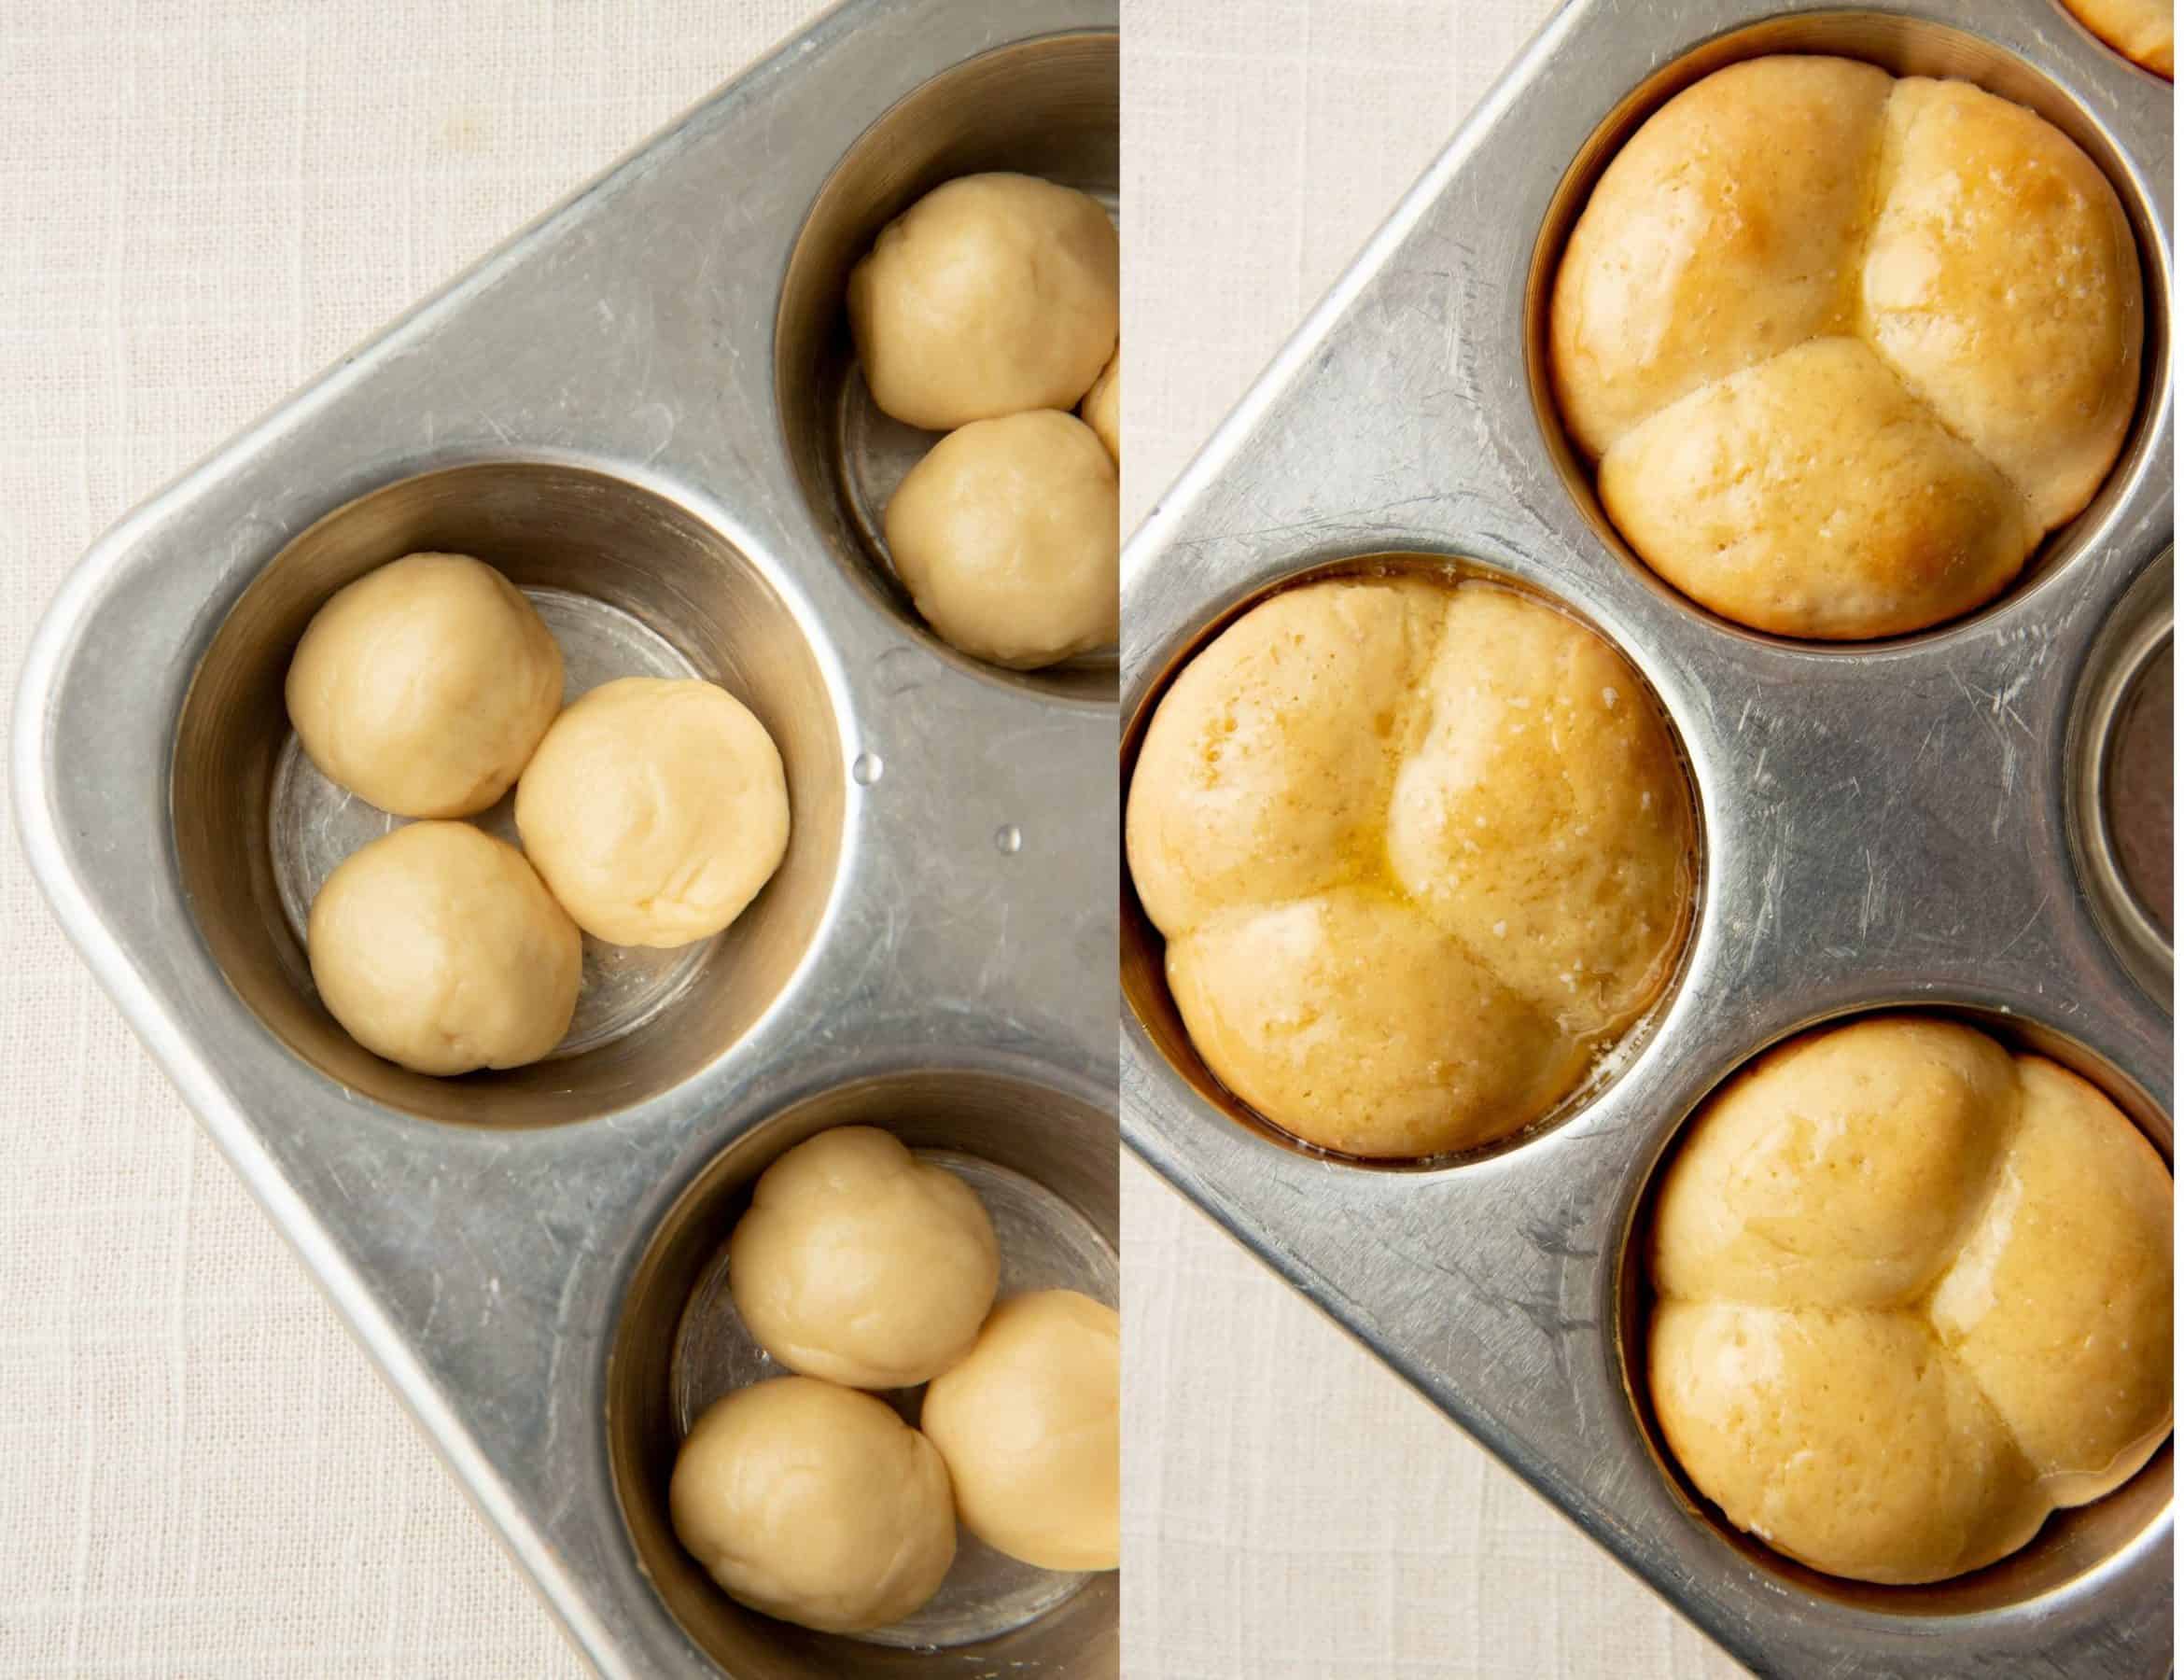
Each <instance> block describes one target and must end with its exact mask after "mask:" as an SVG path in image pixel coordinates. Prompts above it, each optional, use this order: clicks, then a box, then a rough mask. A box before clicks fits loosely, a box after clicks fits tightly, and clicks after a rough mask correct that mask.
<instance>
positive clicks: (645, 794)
mask: <svg viewBox="0 0 2184 1680" xmlns="http://www.w3.org/2000/svg"><path fill="white" fill-rule="evenodd" d="M515 819H516V832H517V833H520V834H521V835H522V836H523V841H524V850H525V852H526V853H528V854H529V856H530V859H531V861H532V863H534V864H535V865H536V866H537V867H538V871H539V874H540V875H543V876H544V877H545V879H546V885H547V886H549V887H551V888H553V896H554V897H555V898H557V899H559V900H560V901H561V903H562V905H563V907H564V908H566V909H567V911H568V913H569V915H571V916H572V917H575V918H576V922H577V926H579V927H580V928H581V929H583V931H585V932H587V933H590V934H592V935H594V936H595V937H596V938H599V939H604V940H606V941H607V942H608V943H609V944H610V945H662V946H665V945H688V944H690V943H691V942H692V941H693V940H696V939H704V938H706V937H707V936H708V935H710V934H714V933H718V932H719V931H721V929H722V928H725V927H726V926H727V925H728V924H729V923H730V922H732V921H734V920H735V918H736V917H738V916H740V915H742V914H743V908H744V906H745V905H746V904H748V903H750V901H751V900H752V899H753V898H755V897H756V896H757V895H758V890H759V889H760V888H762V887H763V886H764V885H765V884H766V881H767V879H768V877H770V876H771V875H773V873H774V871H775V869H776V868H777V867H778V866H779V864H780V861H781V856H782V854H783V853H784V852H785V851H787V850H788V848H789V785H788V782H787V781H786V780H785V779H784V777H783V776H782V773H781V755H780V753H779V752H778V751H777V750H776V749H775V747H774V739H773V737H772V736H771V735H768V734H766V729H765V725H764V724H763V723H761V722H760V721H758V720H757V719H756V718H754V717H752V716H751V715H750V712H749V709H748V708H746V707H745V706H744V705H743V703H742V702H741V701H740V700H737V699H736V698H735V696H734V695H733V694H731V693H728V692H727V690H725V689H722V688H717V687H715V686H714V685H713V684H712V683H709V682H697V681H679V682H678V681H669V680H666V679H662V678H657V677H624V678H623V679H621V680H620V681H617V682H609V683H603V684H601V685H600V686H599V687H597V688H595V689H594V690H593V691H592V692H591V693H588V694H586V695H584V696H583V698H582V699H581V700H579V701H578V702H577V703H576V704H575V705H574V706H572V707H569V708H568V709H567V711H565V712H563V713H562V714H561V716H560V717H559V718H557V719H555V720H554V722H553V728H552V729H549V730H548V731H547V732H546V738H545V739H544V740H543V741H540V742H539V750H538V751H537V752H536V753H535V754H534V755H533V756H532V759H531V762H530V764H529V765H528V766H527V767H526V768H525V771H524V778H523V780H522V781H521V782H520V783H518V784H517V787H516V804H515Z"/></svg>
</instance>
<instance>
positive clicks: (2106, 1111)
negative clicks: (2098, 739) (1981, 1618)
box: [1647, 1015, 2173, 1582]
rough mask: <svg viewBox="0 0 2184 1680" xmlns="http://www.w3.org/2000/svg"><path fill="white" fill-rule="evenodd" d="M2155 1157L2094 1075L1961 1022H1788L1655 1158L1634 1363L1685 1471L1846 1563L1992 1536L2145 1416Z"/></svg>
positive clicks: (2154, 1326)
mask: <svg viewBox="0 0 2184 1680" xmlns="http://www.w3.org/2000/svg"><path fill="white" fill-rule="evenodd" d="M2171 1201H2172V1190H2171V1184H2170V1178H2169V1172H2168V1169H2166V1168H2165V1167H2164V1166H2163V1163H2162V1159H2161V1157H2160V1155H2157V1154H2155V1153H2154V1150H2153V1148H2152V1146H2151V1145H2150V1144H2149V1143H2148V1142H2147V1141H2146V1139H2145V1138H2144V1136H2142V1135H2141V1134H2140V1132H2139V1130H2138V1128H2137V1127H2135V1126H2133V1125H2132V1124H2131V1122H2130V1121H2129V1120H2128V1119H2126V1118H2125V1117H2124V1116H2123V1115H2122V1114H2121V1113H2119V1112H2118V1111H2117V1109H2116V1107H2115V1105H2114V1104H2113V1103H2111V1102H2110V1101H2109V1100H2108V1099H2107V1098H2106V1097H2104V1096H2103V1095H2101V1093H2100V1092H2098V1091H2097V1090H2095V1089H2094V1088H2093V1086H2092V1085H2088V1084H2087V1083H2086V1082H2085V1081H2084V1080H2082V1079H2080V1078H2079V1077H2078V1076H2077V1075H2076V1074H2074V1073H2070V1072H2066V1071H2064V1070H2063V1069H2062V1068H2060V1067H2058V1066H2057V1065H2056V1064H2055V1063H2053V1062H2051V1061H2048V1060H2046V1059H2045V1058H2043V1057H2037V1056H2017V1057H2012V1056H2011V1055H2009V1052H2007V1051H2005V1050H2004V1049H2003V1048H2002V1047H2001V1046H2000V1045H1999V1044H1997V1043H1995V1041H1994V1040H1992V1039H1990V1038H1988V1037H1987V1036H1986V1035H1985V1034H1983V1033H1981V1032H1978V1031H1975V1030H1974V1029H1971V1028H1969V1027H1967V1026H1964V1025H1962V1024H1961V1023H1958V1022H1955V1021H1949V1020H1941V1019H1932V1018H1925V1017H1921V1016H1915V1015H1883V1016H1875V1017H1870V1018H1868V1019H1866V1020H1861V1021H1857V1022H1854V1023H1853V1024H1851V1025H1849V1026H1846V1027H1837V1028H1830V1029H1822V1030H1820V1031H1817V1032H1812V1033H1808V1034H1806V1035H1804V1036H1803V1037H1801V1038H1798V1039H1794V1040H1792V1041H1791V1042H1790V1043H1787V1044H1785V1045H1783V1046H1781V1047H1780V1048H1778V1049H1775V1050H1772V1051H1770V1052H1769V1053H1768V1054H1767V1055H1765V1056H1763V1057H1760V1058H1759V1059H1758V1060H1757V1062H1755V1063H1754V1064H1753V1065H1752V1066H1751V1067H1750V1068H1748V1069H1747V1070H1746V1071H1743V1073H1741V1074H1739V1075H1738V1076H1737V1077H1736V1078H1735V1079H1734V1080H1732V1081H1730V1082H1729V1085H1726V1086H1724V1087H1723V1089H1722V1090H1721V1091H1720V1092H1719V1093H1718V1094H1717V1095H1716V1096H1715V1097H1714V1098H1713V1099H1710V1100H1709V1101H1708V1102H1707V1104H1706V1105H1705V1106H1704V1107H1703V1108H1702V1109H1701V1110H1700V1112H1699V1113H1698V1114H1697V1115H1696V1116H1695V1117H1694V1118H1693V1120H1692V1121H1691V1123H1690V1127H1689V1129H1688V1131H1687V1135H1686V1136H1685V1138H1684V1140H1683V1141H1682V1143H1681V1145H1680V1146H1679V1148H1678V1150H1677V1152H1676V1154H1675V1155H1674V1157H1673V1159H1672V1161H1671V1162H1670V1165H1669V1168H1668V1170H1667V1174H1666V1176H1665V1178H1664V1179H1663V1181H1662V1184H1661V1192H1660V1198H1659V1203H1658V1205H1657V1208H1656V1211H1655V1214H1654V1225H1653V1230H1652V1234H1651V1247H1650V1253H1649V1254H1648V1257H1647V1258H1648V1268H1649V1270H1650V1272H1651V1275H1652V1280H1653V1286H1654V1289H1655V1292H1656V1294H1657V1295H1658V1297H1659V1300H1658V1304H1657V1306H1656V1307H1655V1309H1654V1313H1653V1322H1652V1326H1651V1331H1650V1338H1651V1351H1650V1354H1649V1360H1648V1376H1649V1379H1650V1383H1651V1387H1652V1391H1653V1401H1654V1407H1655V1410H1656V1413H1657V1414H1658V1415H1659V1419H1660V1426H1661V1432H1662V1434H1663V1435H1666V1436H1667V1438H1668V1443H1669V1447H1670V1449H1672V1450H1673V1452H1674V1454H1675V1456H1676V1458H1677V1459H1678V1461H1680V1462H1681V1463H1682V1464H1683V1466H1684V1468H1685V1470H1686V1471H1687V1472H1688V1473H1689V1475H1690V1477H1691V1479H1692V1480H1693V1481H1694V1482H1695V1483H1697V1484H1698V1487H1699V1491H1701V1493H1703V1494H1705V1495H1706V1497H1707V1498H1709V1499H1711V1500H1713V1501H1714V1502H1715V1504H1716V1505H1719V1506H1720V1507H1721V1509H1722V1511H1723V1513H1724V1515H1726V1516H1727V1517H1728V1518H1729V1520H1730V1521H1731V1522H1733V1523H1735V1524H1736V1525H1737V1526H1738V1527H1739V1528H1741V1529H1743V1530H1745V1531H1747V1532H1748V1533H1753V1534H1756V1535H1757V1536H1758V1537H1759V1538H1760V1539H1762V1540H1764V1541H1766V1542H1767V1543H1768V1544H1769V1545H1770V1546H1772V1547H1774V1548H1775V1549H1776V1550H1778V1551H1782V1552H1786V1553H1788V1554H1789V1555H1790V1556H1791V1557H1794V1558H1797V1559H1799V1561H1803V1562H1806V1563H1809V1564H1811V1565H1812V1566H1813V1568H1815V1569H1824V1570H1827V1572H1828V1573H1830V1574H1832V1575H1847V1576H1850V1577H1851V1578H1853V1579H1855V1580H1861V1581H1879V1582H1918V1581H1938V1580H1942V1579H1945V1578H1947V1577H1948V1576H1951V1575H1962V1574H1964V1573H1965V1572H1966V1571H1967V1570H1973V1569H1979V1568H1981V1567H1982V1566H1984V1565H1986V1564H1988V1563H1992V1562H1994V1561H1995V1560H1996V1559H1998V1558H2003V1557H2007V1556H2008V1555H2009V1553H2011V1552H2013V1551H2015V1550H2016V1549H2017V1548H2018V1547H2021V1546H2023V1545H2024V1544H2025V1542H2026V1541H2028V1540H2030V1539H2031V1538H2032V1536H2033V1535H2034V1533H2036V1532H2037V1530H2038V1528H2039V1526H2040V1524H2041V1523H2042V1522H2044V1521H2045V1520H2046V1519H2047V1518H2048V1514H2049V1513H2050V1512H2051V1511H2053V1510H2057V1509H2059V1508H2062V1507H2064V1506H2066V1505H2084V1504H2086V1503H2087V1502H2089V1501H2091V1500H2094V1499H2098V1498H2100V1497H2101V1496H2102V1495H2103V1494H2105V1493H2107V1492H2108V1491H2111V1490H2113V1489H2115V1488H2118V1487H2120V1486H2121V1485H2122V1484H2123V1483H2124V1482H2125V1481H2128V1480H2129V1479H2130V1478H2131V1477H2133V1476H2134V1475H2135V1474H2136V1473H2137V1471H2138V1469H2139V1467H2140V1466H2141V1465H2143V1464H2144V1463H2146V1462H2147V1460H2148V1459H2149V1458H2151V1457H2152V1456H2153V1454H2154V1452H2155V1450H2156V1449H2158V1448H2159V1447H2160V1446H2161V1444H2162V1442H2163V1440H2164V1439H2165V1438H2167V1436H2168V1434H2169V1426H2170V1362H2171V1341H2170V1337H2171V1329H2170V1325H2171V1318H2170V1296H2171V1288H2172V1268H2173V1261H2172V1258H2171V1249H2170V1234H2171V1221H2172V1212H2171Z"/></svg>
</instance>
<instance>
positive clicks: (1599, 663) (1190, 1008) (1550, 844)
mask: <svg viewBox="0 0 2184 1680" xmlns="http://www.w3.org/2000/svg"><path fill="white" fill-rule="evenodd" d="M1127 839H1128V849H1129V861H1130V870H1131V874H1132V876H1133V878H1134V880H1135V882H1136V885H1137V889H1138V893H1139V897H1140V900H1141V903H1143V905H1144V908H1145V912H1146V914H1147V916H1149V917H1151V918H1152V920H1153V923H1154V925H1155V926H1156V927H1157V928H1158V929H1159V930H1160V931H1161V932H1162V933H1163V934H1165V935H1166V936H1167V941H1168V953H1167V967H1168V978H1169V987H1170V988H1171V990H1172V991H1173V994H1174V997H1175V1001H1176V1005H1177V1007H1178V1009H1179V1010H1180V1011H1181V1012H1182V1015H1183V1023H1184V1025H1185V1026H1186V1027H1187V1028H1188V1029H1189V1030H1190V1034H1191V1039H1192V1042H1193V1043H1195V1044H1196V1045H1197V1049H1198V1052H1199V1054H1200V1055H1201V1056H1203V1057H1205V1058H1206V1063H1207V1066H1208V1067H1210V1068H1211V1070H1212V1071H1213V1072H1214V1073H1215V1074H1216V1075H1218V1076H1219V1077H1220V1078H1221V1080H1222V1081H1223V1082H1224V1083H1225V1085H1227V1086H1228V1087H1229V1089H1231V1090H1232V1091H1234V1092H1236V1094H1237V1095H1238V1096H1239V1097H1241V1098H1242V1099H1244V1100H1245V1101H1246V1102H1248V1103H1250V1104H1251V1105H1252V1106H1253V1108H1255V1109H1256V1110H1257V1111H1258V1112H1259V1113H1262V1114H1264V1115H1265V1116H1267V1118H1268V1119H1270V1120H1272V1121H1274V1122H1275V1123H1276V1124H1277V1125H1279V1126H1281V1127H1284V1128H1286V1129H1287V1130H1289V1131H1291V1132H1293V1133H1295V1135H1296V1136H1298V1137H1300V1138H1303V1139H1305V1140H1307V1141H1310V1142H1313V1143H1317V1144H1320V1145H1322V1146H1323V1147H1324V1148H1328V1149H1334V1150H1339V1151H1342V1152H1344V1153H1345V1154H1350V1155H1371V1156H1382V1157H1396V1156H1416V1155H1436V1154H1441V1153H1445V1152H1448V1151H1451V1150H1458V1149H1466V1148H1470V1147H1473V1146H1475V1145H1477V1144H1480V1143H1485V1142H1489V1141H1492V1140H1494V1139H1497V1138H1501V1137H1505V1136H1506V1135H1508V1134H1509V1133H1511V1132H1514V1131H1517V1130H1519V1129H1520V1128H1521V1127H1524V1126H1526V1125H1528V1124H1530V1123H1531V1122H1532V1121H1533V1120H1535V1119H1537V1118H1539V1117H1540V1116H1541V1115H1542V1114H1544V1113H1546V1112H1547V1110H1548V1109H1550V1108H1552V1107H1553V1106H1554V1104H1555V1103H1556V1102H1558V1101H1559V1100H1561V1098H1563V1097H1564V1096H1566V1095H1567V1094H1568V1093H1569V1092H1570V1091H1571V1090H1573V1089H1574V1088H1575V1086H1576V1085H1578V1084H1579V1082H1580V1081H1582V1080H1583V1078H1584V1077H1585V1075H1586V1072H1587V1071H1588V1070H1589V1068H1590V1066H1591V1065H1592V1063H1593V1061H1594V1060H1595V1059H1596V1057H1598V1055H1599V1054H1600V1053H1601V1052H1602V1050H1603V1048H1605V1047H1606V1046H1607V1045H1608V1044H1610V1043H1612V1042H1613V1041H1614V1040H1615V1039H1616V1038H1617V1036H1619V1035H1620V1034H1621V1033H1622V1031H1623V1030H1624V1029H1626V1028H1627V1027H1628V1026H1629V1025H1630V1024H1631V1022H1632V1021H1633V1020H1634V1019H1635V1018H1636V1017H1637V1016H1638V1015H1640V1014H1642V1013H1643V1012H1644V1011H1645V1008H1646V1006H1647V1005H1648V1004H1650V1003H1651V1002H1652V1001H1653V1000H1654V998H1655V997H1656V996H1657V995H1658V994H1659V990H1660V988H1661V987H1662V985H1663V984H1664V983H1665V981H1666V978H1667V975H1668V973H1669V971H1670V969H1671V967H1672V965H1673V962H1674V960H1675V956H1676V952H1677V950H1678V948H1679V947H1680V945H1681V941H1682V935H1683V931H1684V927H1685V924H1686V919H1687V914H1688V906H1689V899H1690V891H1691V882H1692V819H1691V813H1690V808H1689V801H1688V796H1687V792H1686V788H1685V783H1684V777H1683V773H1682V770H1681V768H1680V766H1679V764H1678V763H1677V761H1676V755H1675V750H1674V748H1673V744H1672V743H1671V741H1670V738H1669V734H1668V729H1667V725H1666V723H1665V722H1664V721H1663V720H1662V719H1661V717H1660V715H1659V712H1658V710H1657V709H1656V708H1655V707H1654V706H1653V704H1652V702H1651V700H1650V698H1649V696H1648V695H1647V693H1646V691H1645V687H1644V686H1643V684H1642V683H1641V681H1640V679H1638V677H1637V675H1636V674H1635V673H1634V672H1633V671H1632V670H1631V667H1630V666H1629V665H1626V664H1625V663H1624V662H1623V660H1622V659H1621V658H1620V657H1619V656H1618V655H1617V653H1616V652H1615V651H1614V650H1613V649H1611V648H1609V647H1608V646H1607V644H1606V643H1605V642H1603V641H1602V640H1601V638H1600V637H1597V636H1595V635H1593V634H1592V632H1590V631H1589V630H1587V629H1586V628H1584V626H1582V625H1580V624H1578V623H1575V622H1574V621H1573V620H1571V619H1569V618H1566V617H1564V616H1563V615H1562V614H1561V613H1559V612H1556V611H1554V610H1553V609H1550V608H1547V607H1544V606H1540V605H1538V604H1536V603H1535V602H1533V601H1531V600H1529V599H1527V598H1526V597H1524V596H1522V595H1518V594H1516V593H1515V592H1514V591H1511V590H1508V589H1505V588H1502V587H1500V586H1498V585H1495V584H1491V583H1485V582H1465V583H1460V584H1449V583H1439V582H1433V581H1425V580H1382V579H1343V580H1337V581H1327V582H1321V583H1313V584H1308V585H1306V586H1305V587H1303V588H1300V589H1294V590H1290V591H1287V592H1285V593H1283V594H1281V595H1275V596H1274V597H1272V598H1271V599H1269V600H1267V601H1266V602H1265V603H1263V604H1262V605H1260V606H1258V607H1256V608H1253V609H1252V610H1251V611H1250V612H1248V613H1246V614H1245V615H1244V616H1243V617H1242V618H1240V619H1239V620H1238V621H1237V622H1236V623H1234V624H1232V625H1230V626H1229V628H1228V629H1227V630H1226V631H1225V632H1224V633H1223V634H1222V635H1221V636H1220V637H1217V638H1216V639H1215V640H1214V641H1213V642H1212V643H1211V645H1210V646H1209V647H1207V648H1206V649H1205V650H1204V651H1202V652H1200V653H1199V654H1198V655H1197V657H1196V658H1195V659H1193V660H1192V661H1191V663H1190V664H1189V665H1187V666H1186V667H1185V668H1184V669H1183V673H1182V674H1181V675H1180V676H1179V677H1178V678H1177V679H1176V680H1175V683H1174V686H1173V687H1172V688H1170V689H1169V693H1168V694H1167V695H1166V697H1165V698H1164V699H1163V700H1162V701H1161V703H1160V707H1159V709H1158V711H1157V712H1155V715H1154V718H1153V721H1152V724H1151V726H1150V727H1149V728H1148V729H1147V731H1146V734H1145V740H1144V745H1143V748H1142V749H1141V752H1140V754H1139V759H1138V765H1137V770H1136V774H1135V776H1134V777H1133V778H1132V780H1131V784H1130V795H1129V812H1128V833H1127Z"/></svg>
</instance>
